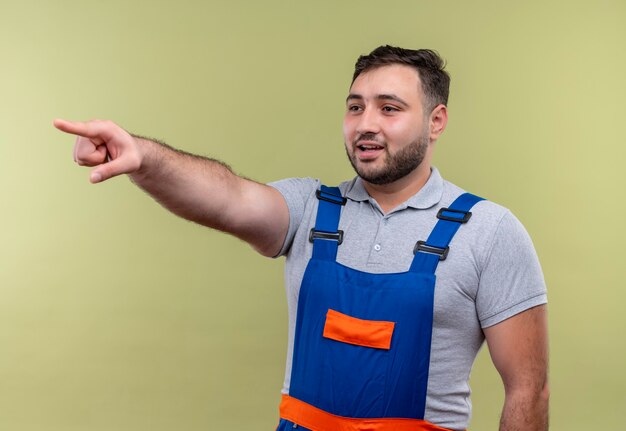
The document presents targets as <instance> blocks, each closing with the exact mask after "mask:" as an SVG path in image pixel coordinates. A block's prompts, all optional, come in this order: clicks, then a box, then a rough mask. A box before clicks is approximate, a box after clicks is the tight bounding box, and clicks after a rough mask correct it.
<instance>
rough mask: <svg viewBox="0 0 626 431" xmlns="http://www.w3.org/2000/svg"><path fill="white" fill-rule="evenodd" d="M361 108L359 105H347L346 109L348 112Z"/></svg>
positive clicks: (360, 109) (357, 110)
mask: <svg viewBox="0 0 626 431" xmlns="http://www.w3.org/2000/svg"><path fill="white" fill-rule="evenodd" d="M362 110H363V109H362V108H361V106H359V105H348V111H350V112H359V111H362Z"/></svg>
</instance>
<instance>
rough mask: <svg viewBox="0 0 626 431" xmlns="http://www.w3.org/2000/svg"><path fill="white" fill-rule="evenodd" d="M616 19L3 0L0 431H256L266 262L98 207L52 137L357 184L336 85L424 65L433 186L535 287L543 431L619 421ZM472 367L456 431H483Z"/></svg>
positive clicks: (265, 397) (620, 32) (595, 6)
mask: <svg viewBox="0 0 626 431" xmlns="http://www.w3.org/2000/svg"><path fill="white" fill-rule="evenodd" d="M624 22H626V3H624V2H623V1H621V0H614V1H610V0H600V1H593V2H592V1H587V2H581V1H565V0H559V1H553V2H548V1H545V2H543V1H528V2H510V1H472V2H470V1H449V2H430V1H429V2H426V1H418V0H411V1H391V2H382V1H365V0H362V1H350V0H346V1H326V0H324V1H316V2H298V1H276V0H272V1H263V2H261V1H247V2H244V1H240V2H236V1H231V2H227V1H179V2H165V1H145V0H142V1H124V2H123V1H119V0H113V1H107V2H104V1H93V0H92V1H65V0H57V1H22V2H17V1H12V2H9V1H7V0H0V53H1V54H2V55H1V57H0V184H1V187H0V198H1V208H2V211H1V212H0V226H1V227H0V429H2V430H15V431H31V430H33V431H39V430H50V431H56V430H59V431H60V430H63V431H73V430H90V431H99V430H116V431H125V430H134V431H141V430H150V431H159V430H189V431H192V430H212V429H231V430H247V429H259V430H260V429H273V427H274V426H275V424H276V421H277V405H278V401H279V390H280V385H281V383H282V374H283V367H284V357H285V350H286V338H287V334H286V324H287V317H286V309H285V299H284V290H283V287H282V280H281V277H282V262H281V261H280V260H275V261H273V260H269V259H265V258H262V257H260V256H258V255H256V254H255V253H254V252H253V251H252V250H251V249H250V248H249V247H247V246H246V245H245V244H243V243H241V242H239V241H237V240H234V239H232V238H229V237H227V236H225V235H223V234H220V233H216V232H212V231H209V230H207V229H203V228H201V227H198V226H195V225H193V224H191V223H188V222H185V221H182V220H179V219H176V218H175V217H173V216H171V215H169V214H168V213H166V212H165V211H164V210H162V209H161V208H160V207H159V206H158V205H157V204H156V203H154V202H153V201H152V200H151V199H150V198H149V197H147V196H146V195H144V194H143V193H142V192H140V191H139V190H137V189H136V188H135V187H134V186H133V185H132V184H131V183H130V182H129V181H128V179H126V178H118V179H115V180H112V181H109V182H107V183H103V184H99V185H91V184H90V183H89V182H88V171H87V170H86V169H84V168H79V167H77V166H75V165H74V163H73V161H72V157H71V148H72V143H73V139H72V138H70V137H68V136H64V135H63V134H61V133H60V132H57V131H56V130H55V129H53V127H52V125H51V121H52V119H53V118H56V117H62V118H68V119H90V118H107V119H112V120H114V121H116V122H118V123H120V124H121V125H123V126H124V127H126V128H127V129H129V130H132V131H134V132H136V133H140V134H146V135H150V136H155V137H159V138H162V139H164V140H166V141H167V142H169V143H170V144H172V145H174V146H177V147H180V148H183V149H185V150H188V151H192V152H198V153H202V154H206V155H211V156H213V157H218V158H221V159H223V160H225V161H227V162H228V163H230V164H231V165H232V166H233V168H234V169H235V170H236V171H237V172H240V173H242V174H244V175H246V176H249V177H252V178H255V179H257V180H260V181H270V180H274V179H278V178H283V177H289V176H313V177H319V178H322V179H323V180H324V181H325V182H327V183H336V182H339V181H340V180H343V179H345V178H347V177H350V176H351V175H352V171H351V168H350V167H349V164H348V163H346V160H345V155H344V150H343V147H342V145H343V143H342V136H341V121H342V115H343V109H344V99H345V95H346V91H347V88H348V85H349V82H350V76H351V72H352V66H353V64H354V61H355V59H356V57H357V56H358V55H359V54H362V53H366V52H368V51H370V50H371V49H373V48H374V47H376V46H378V45H380V44H384V43H390V44H397V45H400V46H406V47H414V48H417V47H430V48H434V49H436V50H438V51H439V52H440V53H441V54H442V55H443V56H444V57H445V58H446V59H447V60H448V68H449V71H450V72H451V74H452V78H453V81H452V82H453V83H452V89H451V99H450V122H449V126H448V130H447V131H446V133H445V134H444V136H443V137H442V138H441V139H440V141H439V142H438V144H437V146H438V148H437V150H436V158H435V164H436V165H437V166H438V167H439V169H440V170H441V171H442V173H443V174H444V175H445V176H446V177H447V178H448V179H449V180H451V181H453V182H456V183H458V184H460V185H462V186H464V187H465V188H466V189H469V190H471V191H473V192H475V193H478V194H481V195H483V196H486V197H488V198H490V199H492V200H494V201H496V202H499V203H501V204H503V205H505V206H508V207H509V208H511V209H512V210H513V211H514V212H515V213H516V214H517V215H518V217H519V218H520V219H521V220H522V222H523V223H524V224H525V226H526V227H527V229H528V230H529V232H530V233H531V235H532V237H533V239H534V241H535V245H536V248H537V251H538V253H539V256H540V258H541V261H542V264H543V268H544V271H545V276H546V280H547V282H548V286H549V299H550V306H549V310H550V334H551V386H552V429H553V430H557V431H558V430H567V431H574V430H588V429H619V428H621V426H622V425H623V424H624V422H625V420H626V410H625V409H624V407H625V406H626V395H625V394H626V391H625V390H624V387H626V373H625V372H624V364H625V363H626V346H625V342H624V337H625V335H624V334H625V333H626V325H625V323H626V318H625V317H624V313H623V308H624V303H625V301H626V294H625V293H624V265H623V259H624V251H623V244H624V241H625V240H626V238H625V237H624V227H623V226H624V222H623V217H624V215H625V214H626V212H625V211H624V210H625V209H626V208H624V205H623V204H620V203H619V202H621V201H622V200H623V196H624V191H623V190H624V186H625V185H626V181H625V174H624V168H623V164H624V160H625V156H626V151H625V150H624V133H623V131H622V129H623V121H624V118H625V117H626V109H625V108H624V105H623V102H624V100H625V98H626V85H625V84H624V82H625V81H624V77H625V76H626V49H625V48H624V42H625V41H626V25H624ZM498 379H499V378H498V376H497V374H496V373H495V371H494V370H493V368H492V366H491V365H490V361H489V358H488V354H487V352H486V350H483V351H482V352H481V354H480V356H479V359H478V361H477V364H476V367H475V370H474V373H473V375H472V385H473V389H474V393H475V396H474V407H475V410H474V413H475V414H474V419H473V421H472V424H471V425H472V429H473V430H492V429H496V428H497V422H498V416H499V410H500V406H501V400H502V388H501V384H500V383H499V380H498Z"/></svg>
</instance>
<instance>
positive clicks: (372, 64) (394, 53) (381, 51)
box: [352, 45, 450, 112]
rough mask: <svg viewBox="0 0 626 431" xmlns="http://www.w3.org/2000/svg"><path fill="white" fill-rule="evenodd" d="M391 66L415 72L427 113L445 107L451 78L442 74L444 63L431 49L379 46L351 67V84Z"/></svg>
mask: <svg viewBox="0 0 626 431" xmlns="http://www.w3.org/2000/svg"><path fill="white" fill-rule="evenodd" d="M390 64H405V65H407V66H411V67H413V68H414V69H415V70H417V73H418V76H419V78H420V81H421V82H422V91H423V92H424V95H425V96H426V100H425V101H424V102H425V103H424V108H426V110H427V111H428V112H430V111H431V110H432V109H433V108H434V107H435V106H437V105H439V104H440V103H443V104H444V105H447V104H448V94H449V92H450V75H448V72H446V71H445V70H444V68H445V66H446V64H445V61H444V60H443V59H442V58H441V57H440V56H439V54H438V53H437V52H436V51H433V50H430V49H417V50H415V49H404V48H398V47H396V46H390V45H385V46H379V47H378V48H376V49H375V50H373V51H372V52H370V53H369V54H368V55H362V56H360V57H359V59H358V60H357V61H356V64H355V65H354V75H353V76H352V83H354V80H355V79H356V78H357V77H358V76H359V75H360V74H361V73H363V72H367V71H369V70H372V69H376V68H378V67H382V66H387V65H390Z"/></svg>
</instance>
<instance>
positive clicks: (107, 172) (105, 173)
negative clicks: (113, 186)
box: [89, 157, 139, 184]
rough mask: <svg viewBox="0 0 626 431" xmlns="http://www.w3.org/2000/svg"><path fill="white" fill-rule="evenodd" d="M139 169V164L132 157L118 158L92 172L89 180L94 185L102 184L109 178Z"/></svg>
mask: <svg viewBox="0 0 626 431" xmlns="http://www.w3.org/2000/svg"><path fill="white" fill-rule="evenodd" d="M137 169H139V162H138V161H135V160H134V159H133V158H132V157H118V158H116V159H113V160H111V161H110V162H107V163H103V164H102V165H99V166H98V167H97V168H95V169H93V170H92V171H91V174H90V176H89V180H90V181H91V182H92V183H93V184H96V183H101V182H102V181H106V180H108V179H109V178H113V177H116V176H118V175H122V174H128V173H130V172H134V171H136V170H137Z"/></svg>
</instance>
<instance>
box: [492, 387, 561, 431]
mask: <svg viewBox="0 0 626 431" xmlns="http://www.w3.org/2000/svg"><path fill="white" fill-rule="evenodd" d="M548 405H549V392H548V388H547V385H546V386H544V387H543V388H541V389H534V390H517V391H513V390H510V391H508V392H507V394H506V396H505V401H504V408H503V409H502V417H501V419H500V431H518V430H520V431H522V430H523V431H547V430H548V410H549V409H548Z"/></svg>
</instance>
